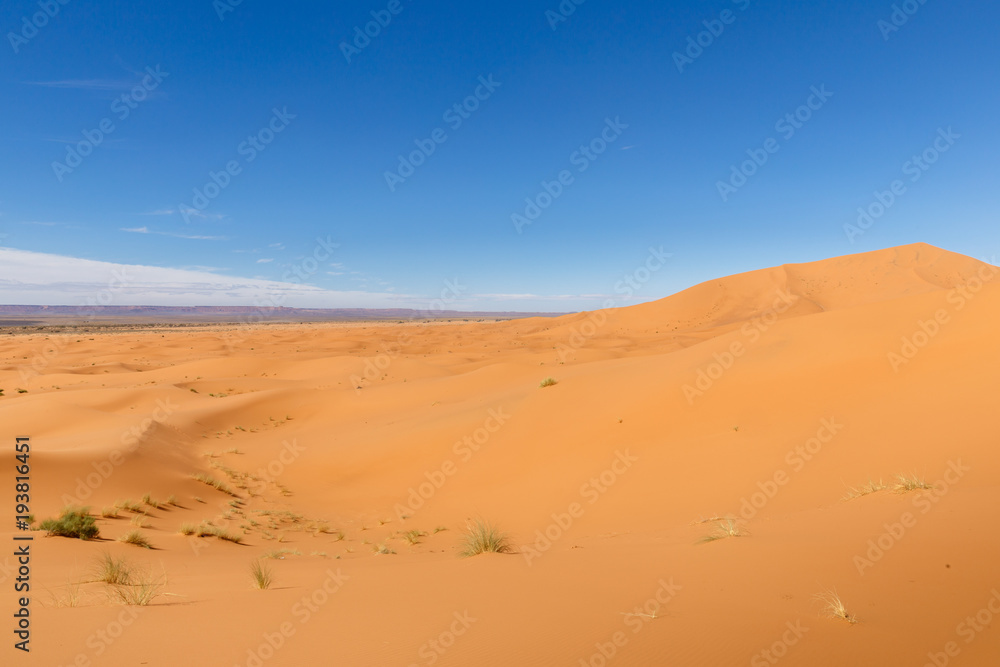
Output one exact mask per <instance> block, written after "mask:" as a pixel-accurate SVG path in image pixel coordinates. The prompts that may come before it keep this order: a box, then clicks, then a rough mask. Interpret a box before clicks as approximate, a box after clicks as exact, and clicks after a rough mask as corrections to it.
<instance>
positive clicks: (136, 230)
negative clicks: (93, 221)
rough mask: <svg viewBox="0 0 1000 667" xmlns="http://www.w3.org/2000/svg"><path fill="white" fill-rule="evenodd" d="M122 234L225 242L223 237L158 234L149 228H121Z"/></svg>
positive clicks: (170, 233) (225, 238) (171, 233)
mask: <svg viewBox="0 0 1000 667" xmlns="http://www.w3.org/2000/svg"><path fill="white" fill-rule="evenodd" d="M119 231H123V232H129V233H130V234H157V235H158V236H170V237H173V238H175V239H193V240H195V241H226V240H227V237H225V236H200V235H197V234H174V233H173V232H158V231H155V230H151V229H150V228H149V227H122V228H121V230H119Z"/></svg>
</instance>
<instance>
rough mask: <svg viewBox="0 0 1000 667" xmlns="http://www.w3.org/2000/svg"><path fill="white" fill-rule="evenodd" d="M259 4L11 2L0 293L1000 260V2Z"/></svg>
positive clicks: (292, 286)
mask: <svg viewBox="0 0 1000 667" xmlns="http://www.w3.org/2000/svg"><path fill="white" fill-rule="evenodd" d="M234 2H236V0H216V1H215V2H213V0H196V1H194V0H192V1H186V0H181V1H176V2H170V3H162V2H150V1H144V0H131V1H129V2H124V1H117V0H104V1H102V2H88V1H86V0H65V4H63V2H60V0H42V2H41V3H39V2H38V1H37V0H35V1H34V2H25V1H20V0H15V1H8V2H5V3H3V6H2V8H0V30H2V33H3V35H4V40H3V44H0V63H2V67H0V88H2V90H3V94H2V95H0V113H2V117H3V119H4V121H5V122H3V123H2V124H0V147H2V159H0V235H3V236H2V238H0V246H2V248H0V302H3V303H63V304H68V305H74V304H77V303H79V302H80V301H81V299H85V298H86V297H87V295H91V296H93V295H94V294H96V293H104V299H105V300H106V301H107V302H109V303H111V304H135V303H150V304H163V303H181V304H218V305H229V304H243V303H252V302H255V301H256V302H260V301H261V300H262V295H267V294H271V293H274V292H275V290H277V291H280V292H282V293H283V294H285V295H287V298H285V297H283V300H282V305H294V306H324V307H338V306H351V307H355V306H370V307H416V308H422V307H426V305H427V304H428V303H430V302H431V300H435V299H439V298H440V297H441V295H442V292H444V293H445V294H446V296H447V299H446V301H445V303H446V304H447V305H448V306H449V307H453V308H464V309H468V308H474V309H478V310H514V309H516V310H547V311H569V310H581V309H588V308H595V307H599V306H600V305H602V304H604V303H606V301H607V300H608V299H613V300H614V302H615V305H628V304H630V303H635V302H638V301H646V300H651V299H656V298H660V297H663V296H666V295H668V294H670V293H673V292H676V291H678V290H680V289H683V288H685V287H688V286H690V285H692V284H696V283H698V282H701V281H704V280H708V279H711V278H713V277H717V276H721V275H727V274H731V273H737V272H740V271H746V270H752V269H756V268H763V267H766V266H772V265H776V264H781V263H786V262H801V261H811V260H815V259H821V258H824V257H830V256H835V255H842V254H847V253H851V252H862V251H866V250H873V249H876V248H883V247H888V246H893V245H900V244H905V243H911V242H916V241H926V242H928V243H932V244H935V245H938V246H941V247H944V248H947V249H949V250H954V251H957V252H961V253H964V254H968V255H972V256H976V257H979V258H981V259H990V258H991V257H993V256H994V255H997V254H1000V228H998V225H997V217H996V211H997V210H998V206H997V205H998V203H1000V188H997V187H996V174H997V168H996V163H995V156H996V155H998V154H1000V134H998V132H997V130H996V118H997V116H998V107H1000V104H998V102H1000V93H998V86H997V83H998V81H997V71H998V65H1000V43H998V40H997V39H996V37H995V34H994V33H995V28H996V25H997V24H998V19H1000V9H998V8H997V6H996V3H989V2H985V1H984V0H983V1H971V0H952V1H951V2H948V3H945V2H943V1H942V0H926V1H925V2H924V3H923V4H920V2H919V1H918V0H909V2H907V3H896V4H895V7H894V4H893V2H888V1H874V2H873V1H871V0H867V1H865V2H860V1H847V2H808V3H802V2H793V1H791V0H784V1H781V0H775V1H772V2H757V1H756V0H736V1H733V0H697V1H695V0H692V1H689V2H662V1H660V2H652V1H649V2H647V1H642V0H635V1H631V2H623V3H620V2H619V3H611V2H604V1H601V0H587V1H586V2H583V3H582V4H580V5H575V4H574V3H573V2H572V1H571V0H567V1H566V2H563V3H562V5H560V2H559V1H558V0H549V1H548V2H506V3H471V4H470V3H431V2H415V1H408V0H397V1H395V2H389V1H388V0H386V1H383V0H378V1H374V2H342V3H319V2H296V3H289V4H279V3H265V2H260V1H259V0H256V1H254V0H243V1H242V2H239V3H238V4H233V3H234ZM560 6H562V8H563V10H562V12H560ZM569 8H573V12H572V13H569V11H568V10H569ZM46 10H47V11H48V14H49V15H46V14H45V11H46ZM907 10H908V11H907ZM373 12H374V13H375V14H374V16H373ZM894 15H895V16H894ZM378 19H381V20H382V22H383V23H386V25H384V26H383V25H378V24H376V23H370V22H372V21H376V20H378ZM387 19H391V20H387ZM563 19H564V20H563ZM894 19H895V22H893V20H894ZM904 19H905V20H904ZM369 24H370V25H369ZM366 27H367V28H368V30H369V32H370V33H372V34H375V33H377V34H376V35H375V36H374V37H367V38H358V37H357V36H358V32H359V31H360V32H361V33H362V34H363V33H364V30H365V28H366ZM376 28H377V29H376ZM356 39H357V40H358V41H357V42H355V40H356ZM366 40H367V42H366ZM699 42H700V44H699ZM344 44H349V45H350V48H348V47H346V46H344ZM678 54H680V55H678ZM348 60H350V62H348ZM484 82H485V83H484ZM816 91H819V93H821V94H820V95H819V96H817V93H816ZM477 94H478V97H477ZM456 104H458V105H460V106H459V110H457V111H456V110H455V105H456ZM462 105H464V106H462ZM810 105H811V107H812V108H810ZM788 114H792V117H791V120H789V119H787V118H786V116H787V115H788ZM796 114H798V119H796ZM782 119H785V120H782ZM779 121H781V123H779ZM102 128H103V130H109V131H106V132H105V131H102ZM789 128H791V129H789ZM435 138H437V140H438V141H435ZM442 140H443V141H442ZM769 140H770V141H769ZM81 142H82V145H81ZM935 142H936V145H935ZM420 146H423V147H424V153H430V154H429V155H424V154H417V155H416V156H415V158H416V159H415V160H413V162H418V163H420V164H419V166H416V167H414V168H413V170H412V173H410V171H409V169H408V168H407V167H406V166H404V167H402V170H400V169H401V168H400V156H401V155H402V156H404V157H405V158H406V161H407V162H410V155H411V154H412V153H413V152H414V151H419V150H420ZM431 146H433V152H431V151H430V148H429V147H431ZM581 149H585V150H581ZM599 150H600V151H602V152H599V153H598V151H599ZM925 152H926V155H925V156H924V158H921V157H920V156H921V155H924V154H925ZM84 153H86V155H82V154H84ZM74 154H75V155H78V156H79V157H78V158H76V157H73V156H74ZM914 156H917V157H918V160H917V161H916V162H914V160H913V158H914ZM754 157H756V158H757V162H758V163H762V164H754V163H752V162H751V163H747V164H746V165H744V164H743V163H745V162H746V161H747V160H753V159H754ZM764 157H766V161H765V160H764V159H763V158H764ZM251 158H252V159H251ZM924 159H928V160H929V161H931V162H932V163H928V162H924V161H923V160H924ZM931 159H932V160H931ZM734 167H735V168H736V170H737V171H739V170H740V169H743V171H744V173H751V175H749V176H747V177H746V179H745V183H744V182H743V181H742V180H741V178H740V176H736V177H733V169H734ZM227 168H228V169H229V170H230V172H231V173H227ZM387 172H390V173H393V172H394V173H395V177H387V175H386V174H387ZM213 174H214V175H215V183H222V184H224V185H225V187H218V188H216V187H215V183H213V176H212V175H213ZM400 174H403V176H400ZM560 175H562V177H563V179H564V184H561V183H559V180H560ZM387 181H391V183H390V182H387ZM895 181H898V183H896V184H895V185H896V189H897V192H898V193H900V194H898V195H892V198H893V201H892V202H891V204H889V203H888V202H889V198H888V195H882V203H881V204H880V203H879V201H878V199H879V198H878V196H877V195H876V193H877V192H879V193H884V192H889V193H891V192H892V189H893V184H894V182H895ZM543 182H544V183H547V184H548V188H549V190H550V191H551V192H553V193H558V196H556V197H554V198H553V197H551V196H550V195H549V194H548V193H546V189H545V185H544V184H543ZM720 182H722V183H728V186H729V187H724V186H720ZM734 184H735V185H734ZM206 187H207V188H208V193H207V194H210V195H212V196H211V197H204V199H199V197H198V195H197V193H196V191H198V192H201V193H203V194H206V193H205V189H206ZM720 190H721V191H720ZM526 199H527V200H534V201H535V202H536V205H537V204H543V205H545V207H544V208H542V207H539V208H538V210H537V211H534V210H532V209H531V207H530V205H529V203H528V202H527V201H526ZM883 204H887V205H885V206H884V207H883V208H884V210H883V211H882V213H881V215H876V216H873V217H872V218H871V219H870V223H869V222H866V223H865V224H866V225H867V228H864V229H862V228H861V227H858V226H857V220H858V217H859V213H858V208H859V207H862V208H863V209H866V210H869V211H870V212H872V213H879V211H880V206H883ZM535 213H538V214H539V215H537V217H535V218H534V219H533V220H528V214H532V217H534V214H535ZM512 216H523V217H521V218H517V217H514V219H512ZM518 220H520V221H521V223H524V222H526V221H527V222H530V224H517V221H518ZM852 224H853V225H855V228H854V230H853V231H852V230H851V229H850V228H849V229H848V230H845V225H852ZM859 231H860V233H859ZM317 239H322V241H323V242H322V243H318V241H317ZM650 248H653V249H655V250H657V251H658V252H666V253H669V254H671V257H670V259H669V260H668V261H667V262H665V263H664V265H663V266H662V268H660V269H659V270H657V271H655V272H653V273H652V274H651V275H649V279H648V280H647V281H645V282H642V283H641V284H639V285H638V288H637V289H631V290H624V289H622V288H621V282H620V281H622V279H623V277H625V276H634V275H635V272H636V270H637V269H639V268H640V267H642V266H644V265H645V263H646V262H647V259H648V258H649V256H650ZM661 249H662V250H661ZM115 265H128V266H130V267H133V268H132V269H130V270H128V271H126V272H125V273H126V275H128V274H136V273H138V274H139V275H140V276H141V277H140V278H129V279H127V280H120V281H118V284H115V283H114V281H115V279H114V277H113V272H114V270H115ZM640 275H641V277H643V278H646V274H645V273H644V272H640ZM109 284H113V285H114V288H113V289H110V288H109V287H108V285H109ZM449 285H452V286H454V285H458V286H459V289H452V288H451V287H449ZM109 290H110V291H109ZM628 291H631V292H632V294H628V293H627V292H628ZM264 298H265V299H266V296H265V297H264Z"/></svg>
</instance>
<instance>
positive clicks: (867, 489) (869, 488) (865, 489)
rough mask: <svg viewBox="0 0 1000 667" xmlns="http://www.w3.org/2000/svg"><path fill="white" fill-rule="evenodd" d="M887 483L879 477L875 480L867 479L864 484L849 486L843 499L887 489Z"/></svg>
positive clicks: (851, 498)
mask: <svg viewBox="0 0 1000 667" xmlns="http://www.w3.org/2000/svg"><path fill="white" fill-rule="evenodd" d="M888 488H889V485H888V484H886V483H885V482H883V481H882V480H881V479H879V480H878V481H877V482H876V481H874V480H871V479H869V480H868V483H867V484H865V485H864V486H858V487H851V488H850V489H849V490H848V491H847V495H846V496H844V500H853V499H855V498H861V497H862V496H867V495H869V494H872V493H878V492H879V491H884V490H885V489H888Z"/></svg>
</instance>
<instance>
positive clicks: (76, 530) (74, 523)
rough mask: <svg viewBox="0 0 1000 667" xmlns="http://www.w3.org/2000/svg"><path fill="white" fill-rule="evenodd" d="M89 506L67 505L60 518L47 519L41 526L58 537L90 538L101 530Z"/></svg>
mask: <svg viewBox="0 0 1000 667" xmlns="http://www.w3.org/2000/svg"><path fill="white" fill-rule="evenodd" d="M88 509H89V508H87V507H80V508H77V507H67V508H65V509H64V510H63V511H62V514H60V515H59V518H58V519H46V520H45V521H43V522H42V525H41V528H42V530H44V531H47V532H48V534H49V535H55V536H57V537H76V538H79V539H81V540H90V539H93V538H95V537H97V535H98V533H99V532H100V531H99V530H98V528H97V522H96V521H95V520H94V517H92V516H90V514H89V512H88Z"/></svg>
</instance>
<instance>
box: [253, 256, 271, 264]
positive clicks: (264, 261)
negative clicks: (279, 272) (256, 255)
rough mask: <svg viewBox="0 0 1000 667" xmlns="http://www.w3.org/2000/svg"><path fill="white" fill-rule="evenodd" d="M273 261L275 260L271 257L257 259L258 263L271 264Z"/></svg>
mask: <svg viewBox="0 0 1000 667" xmlns="http://www.w3.org/2000/svg"><path fill="white" fill-rule="evenodd" d="M273 261H274V260H273V259H270V258H268V259H265V258H263V257H262V258H261V259H258V260H257V263H258V264H270V263H271V262H273Z"/></svg>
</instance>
